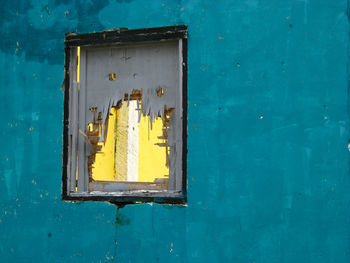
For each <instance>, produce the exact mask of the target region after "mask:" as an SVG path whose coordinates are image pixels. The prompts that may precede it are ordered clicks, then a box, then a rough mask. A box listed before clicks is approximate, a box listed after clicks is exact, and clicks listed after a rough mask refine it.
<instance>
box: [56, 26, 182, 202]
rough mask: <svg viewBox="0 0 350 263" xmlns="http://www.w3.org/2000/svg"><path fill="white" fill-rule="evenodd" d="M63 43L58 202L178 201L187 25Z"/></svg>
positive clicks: (69, 38) (77, 37)
mask: <svg viewBox="0 0 350 263" xmlns="http://www.w3.org/2000/svg"><path fill="white" fill-rule="evenodd" d="M65 44H66V48H65V52H66V59H65V80H64V87H65V89H64V123H63V126H64V128H63V134H64V135H63V185H62V188H63V189H62V198H63V199H64V200H105V201H111V202H116V203H134V202H159V203H185V202H186V183H187V181H186V151H187V147H186V137H187V88H186V86H187V27H186V26H172V27H160V28H149V29H136V30H127V29H113V30H108V31H103V32H99V33H92V34H73V33H72V34H67V35H66V38H65Z"/></svg>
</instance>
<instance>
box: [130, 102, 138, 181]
mask: <svg viewBox="0 0 350 263" xmlns="http://www.w3.org/2000/svg"><path fill="white" fill-rule="evenodd" d="M138 117H139V114H138V110H137V100H131V101H129V120H128V122H129V126H128V152H127V156H128V162H127V180H128V181H129V182H137V181H138V170H139V126H138Z"/></svg>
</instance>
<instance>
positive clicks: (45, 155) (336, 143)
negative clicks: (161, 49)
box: [0, 0, 350, 263]
mask: <svg viewBox="0 0 350 263" xmlns="http://www.w3.org/2000/svg"><path fill="white" fill-rule="evenodd" d="M347 8H348V7H347V1H345V0H283V1H282V0H235V1H228V0H227V1H220V0H218V1H212V0H206V1H200V0H188V1H184V0H178V1H165V0H154V1H148V0H134V1H132V0H119V1H114V0H110V1H108V0H101V1H93V0H89V1H83V0H80V1H78V0H76V1H72V0H62V1H59V0H48V1H44V0H40V1H35V0H2V1H1V2H0V32H1V38H0V98H1V104H0V115H1V117H2V119H1V130H0V134H1V141H2V143H1V151H0V262H64V263H69V262H91V263H92V262H95V263H97V262H166V263H171V262H191V263H192V262H198V263H203V262H247V263H263V262H266V263H275V262H276V263H282V262H286V263H287V262H290V263H295V262H300V263H303V262H307V263H312V262H317V263H323V262H337V263H342V262H344V263H345V262H349V261H350V176H349V150H348V140H349V131H350V130H349V109H350V108H349V107H348V103H349V98H348V86H349V85H348V79H349V75H348V61H349V48H348V44H349V21H348V16H347ZM174 24H177V25H181V24H184V25H187V26H188V28H189V38H188V156H187V160H188V205H187V206H185V207H184V206H172V205H159V204H136V205H128V206H126V207H124V208H121V209H119V210H117V208H116V206H114V205H112V204H109V203H103V202H81V203H69V202H63V201H62V200H61V172H62V119H63V93H62V90H61V89H60V87H61V84H62V81H63V77H64V74H63V73H64V72H63V66H64V34H65V33H67V32H73V31H74V32H77V33H85V32H94V31H101V30H105V29H111V28H119V27H128V28H130V29H133V28H144V27H156V26H168V25H174Z"/></svg>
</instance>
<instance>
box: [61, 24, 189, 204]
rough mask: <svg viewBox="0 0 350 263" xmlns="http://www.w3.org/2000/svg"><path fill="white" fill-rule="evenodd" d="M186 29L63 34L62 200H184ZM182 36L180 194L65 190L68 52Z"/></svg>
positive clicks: (123, 201)
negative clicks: (89, 193)
mask: <svg viewBox="0 0 350 263" xmlns="http://www.w3.org/2000/svg"><path fill="white" fill-rule="evenodd" d="M187 33H188V29H187V26H185V25H178V26H167V27H155V28H142V29H130V30H129V29H127V28H117V29H112V30H106V31H102V32H98V33H87V34H75V33H68V34H66V36H65V65H64V70H65V73H64V74H65V76H64V84H63V87H64V109H63V111H64V112H63V165H62V200H64V201H108V202H111V203H115V204H120V205H124V204H129V203H136V202H155V203H167V204H186V203H187V108H188V105H187ZM180 39H181V40H182V95H183V96H182V103H183V104H182V105H183V109H182V110H183V115H182V119H183V120H182V122H183V123H182V125H183V134H182V144H183V145H182V147H183V151H182V189H181V196H176V197H154V196H147V195H145V194H142V195H139V196H138V195H133V196H111V195H108V196H72V195H70V194H69V192H68V187H67V183H68V180H69V178H68V154H69V153H68V147H69V142H68V136H69V100H70V98H69V89H70V76H69V75H70V72H69V69H70V53H71V49H73V48H76V47H78V46H80V47H83V46H92V47H93V46H101V45H118V44H132V43H140V42H160V41H166V40H180Z"/></svg>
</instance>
